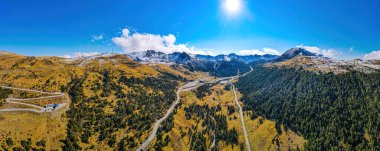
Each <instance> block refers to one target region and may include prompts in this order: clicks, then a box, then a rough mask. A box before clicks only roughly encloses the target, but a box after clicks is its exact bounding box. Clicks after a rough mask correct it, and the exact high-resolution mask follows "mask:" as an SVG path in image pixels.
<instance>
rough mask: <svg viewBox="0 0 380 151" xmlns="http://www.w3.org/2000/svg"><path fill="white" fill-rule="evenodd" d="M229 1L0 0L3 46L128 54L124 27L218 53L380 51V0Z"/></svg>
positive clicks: (343, 54) (35, 51) (28, 51)
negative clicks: (236, 6) (233, 5)
mask: <svg viewBox="0 0 380 151" xmlns="http://www.w3.org/2000/svg"><path fill="white" fill-rule="evenodd" d="M223 1H225V0H207V1H206V0H186V1H185V0H160V1H158V0H113V1H105V0H102V1H100V0H81V1H74V0H59V1H58V0H39V1H29V0H5V1H2V4H1V5H0V50H7V51H12V52H16V53H20V54H24V55H59V56H62V55H65V54H72V53H74V52H94V51H96V52H105V51H111V50H112V49H113V50H114V51H117V52H125V51H127V52H128V51H129V48H126V47H128V46H124V47H123V46H121V44H120V43H119V44H115V42H114V41H113V39H114V38H115V37H119V38H120V37H121V38H122V37H123V36H122V33H121V31H122V29H125V28H128V29H129V33H130V35H127V37H129V38H133V34H136V33H137V34H140V35H143V36H144V35H145V36H147V35H149V34H154V35H156V36H161V38H162V37H165V36H167V35H169V34H172V35H173V36H175V39H176V40H175V44H174V45H175V46H177V45H179V44H184V46H186V47H189V48H190V49H192V50H193V49H194V50H199V51H207V52H208V51H211V52H212V53H213V54H219V53H231V52H235V53H239V52H241V51H242V50H252V51H251V52H256V51H255V50H258V51H264V48H270V49H275V50H277V51H279V52H284V51H285V50H286V49H289V48H292V47H296V46H299V47H300V45H302V46H306V47H312V48H317V47H318V48H319V49H320V50H319V51H320V52H321V53H322V52H323V51H329V50H331V51H334V56H335V57H336V58H339V59H351V58H355V57H359V58H360V57H363V56H364V54H367V53H370V52H372V51H376V50H380V36H379V35H380V28H379V27H380V17H379V16H380V1H378V0H366V1H358V0H319V1H315V0H276V1H274V0H272V1H270V0H240V1H241V9H240V11H239V13H236V14H234V15H231V14H229V13H227V12H226V10H225V9H224V8H223ZM100 35H102V36H101V37H102V38H99V36H100ZM96 36H98V40H94V38H95V37H96ZM127 37H124V38H125V39H127ZM156 38H157V37H156ZM133 48H135V47H133ZM144 48H145V47H144ZM170 48H171V47H170ZM175 48H177V47H175Z"/></svg>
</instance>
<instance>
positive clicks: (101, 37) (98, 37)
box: [91, 34, 104, 42]
mask: <svg viewBox="0 0 380 151" xmlns="http://www.w3.org/2000/svg"><path fill="white" fill-rule="evenodd" d="M91 38H92V39H91V41H92V42H95V41H100V40H103V39H104V34H100V35H93V36H92V37H91Z"/></svg>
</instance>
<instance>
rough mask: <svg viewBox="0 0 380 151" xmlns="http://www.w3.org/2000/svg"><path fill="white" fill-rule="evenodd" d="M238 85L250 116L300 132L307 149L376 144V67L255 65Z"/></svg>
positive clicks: (379, 115)
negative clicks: (319, 69) (327, 69)
mask: <svg viewBox="0 0 380 151" xmlns="http://www.w3.org/2000/svg"><path fill="white" fill-rule="evenodd" d="M237 86H238V88H239V90H240V91H241V93H242V94H243V98H242V100H243V101H244V103H245V104H246V105H245V110H253V112H254V113H255V114H252V115H253V117H252V118H255V116H256V115H257V114H258V115H263V116H265V117H266V118H269V119H274V120H276V121H277V122H279V123H282V124H284V125H286V127H287V128H289V129H291V130H293V131H296V132H298V133H300V134H302V135H303V136H304V137H305V138H306V139H307V143H306V144H305V149H306V150H380V120H379V119H380V100H379V98H380V73H371V74H365V73H361V72H355V71H352V72H349V73H345V74H339V75H335V74H332V73H331V74H317V73H314V72H309V71H304V70H296V69H286V68H264V67H255V68H254V71H253V72H252V73H250V74H248V75H247V76H245V77H241V78H240V79H239V81H238V83H237Z"/></svg>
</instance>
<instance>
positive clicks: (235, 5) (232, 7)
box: [223, 0, 242, 14]
mask: <svg viewBox="0 0 380 151" xmlns="http://www.w3.org/2000/svg"><path fill="white" fill-rule="evenodd" d="M241 5H242V4H241V0H224V1H223V7H224V9H225V11H227V13H228V14H236V13H238V12H239V11H240V10H241Z"/></svg>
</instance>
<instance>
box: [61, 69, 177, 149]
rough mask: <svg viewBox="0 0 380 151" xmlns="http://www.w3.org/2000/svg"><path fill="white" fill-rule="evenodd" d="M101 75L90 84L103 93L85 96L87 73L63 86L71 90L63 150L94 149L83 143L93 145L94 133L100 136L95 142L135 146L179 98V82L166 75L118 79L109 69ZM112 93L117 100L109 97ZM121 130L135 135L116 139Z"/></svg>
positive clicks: (64, 89) (125, 146) (97, 91)
mask: <svg viewBox="0 0 380 151" xmlns="http://www.w3.org/2000/svg"><path fill="white" fill-rule="evenodd" d="M101 74H102V79H101V80H100V81H98V82H95V83H93V85H91V91H92V92H95V94H100V95H95V96H92V97H86V96H85V95H84V91H83V90H84V87H83V83H84V81H86V80H88V77H87V76H85V77H83V78H75V79H73V80H72V81H71V82H70V83H69V84H68V86H62V91H64V92H68V94H69V95H70V97H71V100H72V103H71V106H70V110H69V111H68V112H67V115H68V118H69V121H68V127H67V138H66V139H65V140H64V141H63V142H64V146H63V150H86V149H94V147H95V146H91V147H89V148H82V145H80V144H81V143H84V144H90V138H91V137H92V136H97V140H96V142H98V143H101V142H105V143H106V144H107V145H108V146H110V147H112V148H117V149H118V150H126V149H127V148H135V147H137V145H138V142H136V140H137V139H139V138H140V137H141V136H142V135H143V134H144V133H145V132H147V131H148V130H149V129H150V128H151V126H152V124H153V123H154V121H155V120H157V119H158V118H160V117H162V116H163V115H162V114H163V113H164V111H166V110H167V109H168V107H169V106H170V105H171V104H172V103H173V101H174V100H175V98H176V93H175V90H176V87H177V82H176V81H175V80H173V79H172V78H173V77H172V76H168V75H167V74H164V75H163V76H161V77H157V78H154V77H147V78H144V79H141V78H135V77H125V76H121V77H120V78H119V77H116V76H115V75H114V74H112V72H111V71H107V70H105V71H103V72H101ZM115 79H117V80H115ZM126 88H128V93H126V92H125V91H126ZM111 95H114V96H115V99H112V100H109V99H107V98H108V97H109V96H111ZM107 108H108V110H106V109H107ZM119 130H126V133H127V134H128V133H130V132H133V133H132V134H133V135H127V136H126V137H125V138H121V141H119V142H117V141H116V140H117V138H118V136H117V135H116V132H117V131H119ZM80 142H81V143H80Z"/></svg>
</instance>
